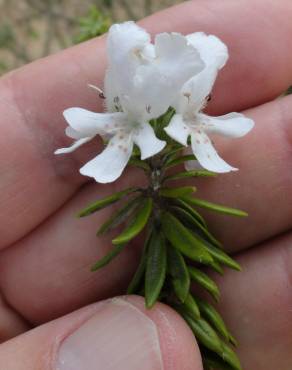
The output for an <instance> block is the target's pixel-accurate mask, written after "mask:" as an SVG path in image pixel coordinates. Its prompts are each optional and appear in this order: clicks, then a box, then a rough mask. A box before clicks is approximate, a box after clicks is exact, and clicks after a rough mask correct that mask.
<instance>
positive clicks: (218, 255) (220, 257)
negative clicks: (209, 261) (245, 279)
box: [206, 244, 241, 271]
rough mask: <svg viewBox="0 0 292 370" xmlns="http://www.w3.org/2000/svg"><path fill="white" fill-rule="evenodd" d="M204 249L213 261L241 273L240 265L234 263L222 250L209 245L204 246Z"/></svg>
mask: <svg viewBox="0 0 292 370" xmlns="http://www.w3.org/2000/svg"><path fill="white" fill-rule="evenodd" d="M206 247H207V249H208V251H209V252H210V254H211V255H212V256H213V258H214V259H215V260H217V261H219V262H220V263H222V264H223V265H226V266H228V267H230V268H232V269H233V270H236V271H241V267H240V265H239V264H238V263H237V262H236V261H234V259H233V258H231V257H230V256H228V254H226V253H225V252H224V251H223V250H222V249H219V248H216V247H214V246H213V245H210V244H206Z"/></svg>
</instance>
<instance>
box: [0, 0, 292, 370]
mask: <svg viewBox="0 0 292 370" xmlns="http://www.w3.org/2000/svg"><path fill="white" fill-rule="evenodd" d="M291 17H292V3H291V1H290V0H281V1H277V2H276V1H273V0H253V1H251V0H237V1H231V0H221V1H220V2H219V1H218V0H208V1H203V0H201V1H199V0H198V1H190V2H186V3H184V4H182V5H179V6H177V7H174V8H170V9H168V10H165V11H163V12H160V13H158V14H155V15H153V16H151V17H149V18H147V19H145V20H143V21H142V22H141V24H142V25H143V26H144V27H145V28H146V29H147V30H149V31H150V32H151V33H152V34H155V33H157V32H163V31H177V32H181V33H191V32H195V31H201V30H203V31H205V32H206V33H212V34H215V35H217V36H218V37H220V38H221V39H222V40H223V41H224V42H225V43H226V44H227V45H228V47H229V50H230V60H229V62H228V64H227V66H226V67H225V68H224V70H223V71H222V72H221V73H220V76H219V78H218V81H217V83H216V86H215V89H214V92H213V94H212V101H211V102H210V104H209V107H208V111H209V113H211V114H217V115H218V114H224V113H227V112H230V111H244V113H245V114H247V115H248V116H249V117H251V118H253V119H254V120H255V122H256V126H255V129H254V130H253V131H252V132H251V133H250V134H249V135H248V136H246V137H245V138H242V139H237V140H224V141H220V142H219V141H217V140H216V147H217V148H219V151H220V153H221V154H222V157H223V158H225V159H226V160H227V161H229V162H230V163H231V164H232V165H234V166H236V167H239V168H240V171H238V172H236V173H231V174H225V175H220V176H219V177H218V178H217V179H215V180H214V179H211V180H207V179H203V180H202V181H196V186H197V187H198V189H199V196H201V197H202V198H205V199H208V200H211V201H212V200H213V201H216V202H218V203H223V204H226V205H230V206H235V207H238V208H241V209H244V210H246V211H247V212H248V213H249V215H250V216H249V217H248V218H247V219H236V218H230V217H227V216H219V217H218V216H214V215H210V214H207V213H206V218H207V220H208V221H209V223H210V225H211V228H212V229H213V231H214V233H215V234H216V235H217V236H218V238H219V239H221V240H222V241H223V242H224V243H225V244H226V247H227V248H228V250H229V251H231V252H232V253H236V254H237V257H238V261H239V262H240V263H241V265H242V266H243V272H241V273H236V272H230V271H226V274H225V276H224V277H222V278H220V279H219V278H217V277H216V279H218V284H219V285H220V288H221V290H222V299H221V304H220V310H221V312H222V314H223V316H224V319H225V320H226V321H227V323H228V325H229V326H230V328H231V329H232V332H233V334H234V335H235V337H237V339H238V341H239V343H240V347H239V349H238V353H239V356H240V358H241V361H242V364H243V367H244V369H247V370H274V369H279V370H291V364H292V355H291V347H292V309H291V308H292V294H291V288H292V250H291V243H292V232H291V227H292V206H291V205H292V191H291V189H292V171H291V167H292V149H291V148H292V126H291V122H292V108H291V107H292V104H291V103H292V96H287V97H281V98H278V97H279V96H280V95H281V94H282V92H283V91H285V89H286V88H287V87H288V86H289V85H290V84H291V83H292V55H291V50H292V37H291V36H292V23H291V21H290V20H291ZM104 42H105V40H104V37H101V38H99V39H95V40H92V41H90V42H87V43H84V44H82V45H79V46H76V47H74V48H71V49H68V50H65V51H63V52H61V53H58V54H56V55H54V56H51V57H49V58H46V59H43V60H40V61H37V62H35V63H32V64H30V65H28V66H25V67H23V68H21V69H19V70H17V71H13V72H12V73H10V74H8V75H6V76H4V77H3V78H2V79H1V80H0V111H1V116H0V117H1V119H0V125H1V131H0V132H1V136H0V173H1V177H0V204H1V207H0V235H1V240H0V248H1V252H0V292H1V299H0V332H1V337H0V339H1V340H2V341H3V344H2V345H0V363H1V361H4V360H5V364H8V369H10V368H11V369H16V368H17V369H18V370H19V369H20V370H28V369H31V368H32V369H38V368H39V367H38V366H39V365H37V363H38V361H39V359H38V358H36V359H35V360H34V357H33V356H31V354H32V353H35V351H34V349H35V346H38V345H40V344H39V339H37V338H36V336H35V335H31V334H30V333H31V332H30V331H29V330H30V328H32V327H34V326H38V325H40V324H46V325H45V326H42V329H41V330H43V331H44V333H45V334H46V333H47V334H48V333H52V330H59V329H52V327H53V328H56V327H57V328H59V326H61V327H65V326H66V325H69V324H68V322H69V323H70V322H73V321H74V320H75V317H77V316H78V315H79V314H78V313H76V312H75V313H73V314H71V315H70V316H68V317H67V318H65V319H59V320H58V321H57V324H56V322H53V323H49V322H50V321H51V320H54V319H56V318H59V317H61V316H64V315H67V314H69V313H71V312H73V311H75V310H77V309H79V308H82V307H85V306H86V305H89V304H90V303H93V302H96V301H97V300H98V301H99V300H102V299H104V298H107V297H110V296H114V295H120V294H123V292H124V289H125V286H126V284H127V282H128V281H129V279H130V276H131V274H132V273H133V271H134V269H135V266H136V262H137V259H138V255H139V245H137V244H139V243H136V244H133V245H132V246H130V247H129V248H127V249H126V250H125V251H124V252H123V253H122V254H121V255H120V256H119V257H118V258H117V260H115V261H113V262H112V263H111V264H110V265H109V266H107V267H106V268H105V269H103V270H102V271H100V272H98V273H96V274H92V273H90V272H89V267H90V266H91V264H92V262H93V261H95V260H96V259H98V258H99V257H101V256H102V255H104V253H105V252H106V251H107V250H108V249H109V248H110V237H106V238H105V237H103V238H100V239H96V237H95V232H96V230H97V228H98V225H99V224H101V222H103V221H104V220H105V218H106V217H108V215H109V214H110V212H111V210H105V211H103V212H102V213H99V214H97V215H94V216H92V217H89V218H87V219H84V220H77V219H76V218H75V217H74V215H75V214H76V213H77V212H78V211H79V210H80V209H82V208H83V207H84V205H86V204H87V203H88V202H90V201H92V200H94V199H95V198H97V197H102V196H105V195H107V194H110V193H111V192H113V191H114V190H115V189H120V188H122V187H125V186H127V185H128V184H132V183H133V181H134V180H133V179H134V178H135V177H136V176H135V173H133V172H128V173H126V174H125V175H123V177H122V178H121V180H119V181H118V182H117V183H115V184H112V185H107V186H102V185H98V184H95V183H92V182H90V181H89V180H88V179H87V178H85V177H82V176H81V175H79V173H78V169H79V168H80V167H81V165H82V164H83V163H85V162H86V161H87V160H89V159H90V158H92V157H93V156H94V155H96V153H97V152H98V150H99V149H100V148H101V146H100V145H101V143H100V142H99V141H96V142H94V143H90V144H89V145H88V146H86V147H84V148H82V149H80V150H78V151H77V152H75V153H73V154H72V155H67V156H62V157H61V156H58V157H55V156H54V155H53V152H54V150H55V149H56V148H59V147H62V146H64V145H65V144H68V142H69V140H68V141H67V139H66V138H65V135H64V128H65V126H66V124H65V121H64V120H63V119H62V115H61V112H62V111H63V110H64V109H65V108H68V107H71V106H80V107H83V108H87V109H91V110H95V111H101V109H102V108H101V102H100V101H99V100H98V98H97V96H96V94H95V93H94V92H93V91H91V90H89V89H87V87H86V84H87V83H92V84H96V85H99V86H101V85H102V79H103V75H104V68H105V48H104ZM97 247H98V248H97ZM109 277H110V278H109ZM56 297H62V299H56ZM135 302H136V301H135ZM135 304H138V305H140V303H139V302H138V303H137V302H136V303H135ZM94 307H95V306H89V307H86V308H83V310H82V313H81V314H80V315H87V314H88V312H89V311H90V312H91V311H92V310H94V309H95V308H94ZM141 309H142V308H141ZM160 309H161V310H162V311H163V312H165V313H166V315H169V317H170V319H169V320H170V323H171V325H173V326H174V327H178V328H179V329H178V330H177V335H178V342H179V343H180V345H179V346H177V347H175V348H176V349H175V353H174V354H175V357H176V358H177V359H180V361H174V362H173V364H174V365H173V367H170V366H168V364H167V362H165V368H166V370H168V369H175V370H176V369H179V368H180V369H189V368H190V367H189V366H191V365H192V368H195V369H201V364H200V359H199V357H198V355H196V356H195V355H194V356H191V359H190V360H189V362H188V363H187V356H183V355H182V353H183V347H187V348H195V346H194V347H192V346H193V344H192V343H193V341H194V338H193V337H192V336H191V335H190V333H189V331H188V329H187V328H186V327H185V326H184V325H185V324H184V323H183V322H182V320H181V319H180V318H179V317H178V316H177V315H175V314H174V313H173V312H172V311H171V312H170V310H169V309H167V308H166V307H164V306H161V307H160ZM72 325H73V324H72ZM157 325H158V326H159V325H160V323H159V320H158V323H157ZM44 328H45V329H44ZM46 328H48V329H47V331H46ZM50 330H51V331H50ZM25 331H28V334H27V335H26V336H22V335H21V336H18V335H19V334H20V333H23V332H25ZM47 334H46V335H47ZM39 335H40V336H41V335H44V334H39ZM50 335H51V334H50ZM52 335H53V334H52ZM17 336H18V337H17ZM13 337H15V338H14V339H13V340H12V341H10V342H5V341H6V340H7V339H9V338H13ZM48 338H51V336H49V337H48ZM163 338H164V337H162V339H161V340H162V342H163V341H164V339H163ZM48 340H49V339H48ZM52 340H53V339H52ZM7 343H10V344H9V345H8V344H7ZM20 343H21V345H20ZM162 346H163V344H162ZM19 347H21V349H19V350H16V348H19ZM191 350H192V349H190V351H191ZM15 353H16V355H15ZM35 356H36V355H35ZM24 358H29V359H30V360H29V361H31V362H33V363H31V362H29V361H27V362H26V361H24ZM165 361H166V360H165ZM3 363H4V362H3ZM25 364H27V365H25Z"/></svg>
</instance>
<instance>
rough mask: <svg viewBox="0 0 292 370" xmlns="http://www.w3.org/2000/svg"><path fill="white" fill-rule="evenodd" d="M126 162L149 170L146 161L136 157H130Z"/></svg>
mask: <svg viewBox="0 0 292 370" xmlns="http://www.w3.org/2000/svg"><path fill="white" fill-rule="evenodd" d="M128 164H129V165H130V166H133V167H138V168H141V169H142V170H144V171H150V167H149V165H148V163H146V162H145V161H141V159H138V158H134V157H133V158H131V159H130V160H129V163H128Z"/></svg>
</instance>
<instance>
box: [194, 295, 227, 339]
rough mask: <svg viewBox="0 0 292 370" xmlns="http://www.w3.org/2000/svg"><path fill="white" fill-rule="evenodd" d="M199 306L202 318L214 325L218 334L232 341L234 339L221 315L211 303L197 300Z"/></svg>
mask: <svg viewBox="0 0 292 370" xmlns="http://www.w3.org/2000/svg"><path fill="white" fill-rule="evenodd" d="M197 304H198V306H199V309H200V311H201V314H202V316H203V317H204V318H205V319H207V320H208V322H209V323H210V324H212V325H213V327H214V328H215V329H216V330H217V331H218V333H220V334H221V335H222V337H223V338H224V339H225V340H227V341H230V338H232V339H233V337H232V336H231V335H230V333H229V331H228V330H227V328H226V325H225V323H224V321H223V319H222V317H221V315H220V314H219V313H218V312H217V310H216V309H215V308H214V307H213V306H212V305H211V304H210V303H208V302H206V301H203V300H201V299H199V298H197Z"/></svg>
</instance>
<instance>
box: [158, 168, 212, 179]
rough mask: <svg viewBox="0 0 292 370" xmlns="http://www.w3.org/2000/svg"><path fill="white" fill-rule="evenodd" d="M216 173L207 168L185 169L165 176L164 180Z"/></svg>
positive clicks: (209, 175)
mask: <svg viewBox="0 0 292 370" xmlns="http://www.w3.org/2000/svg"><path fill="white" fill-rule="evenodd" d="M216 176H217V175H216V173H214V172H210V171H207V170H194V171H183V172H179V173H176V174H174V175H170V176H167V177H165V178H164V180H163V181H170V180H181V179H189V178H191V177H216Z"/></svg>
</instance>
